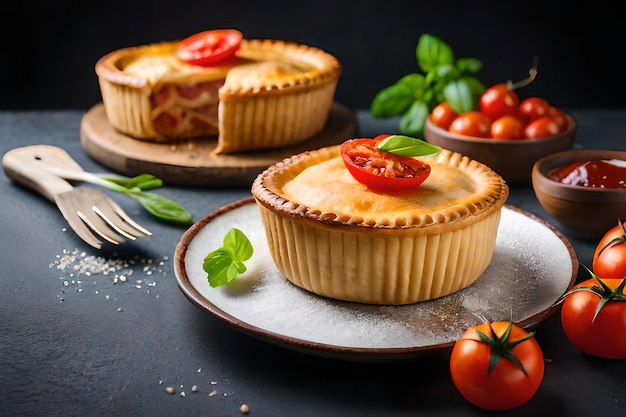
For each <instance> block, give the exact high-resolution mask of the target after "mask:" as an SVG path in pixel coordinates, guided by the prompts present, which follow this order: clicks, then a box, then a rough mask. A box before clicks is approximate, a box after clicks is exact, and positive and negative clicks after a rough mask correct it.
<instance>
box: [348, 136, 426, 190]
mask: <svg viewBox="0 0 626 417" xmlns="http://www.w3.org/2000/svg"><path fill="white" fill-rule="evenodd" d="M386 136H388V135H384V136H382V135H381V136H378V137H377V138H376V139H369V138H360V139H351V140H348V141H346V142H344V143H343V144H342V145H341V148H340V153H341V158H342V159H343V162H344V164H345V165H346V168H348V171H350V174H352V176H353V177H354V178H355V179H356V180H357V181H358V182H360V183H361V184H363V185H365V186H367V187H368V188H369V189H370V190H372V191H375V192H381V193H398V192H401V191H406V190H409V189H412V188H415V187H418V186H419V185H420V184H422V183H423V182H424V181H425V180H426V178H428V176H429V175H430V165H428V164H427V163H425V162H423V161H420V160H419V159H416V158H413V157H410V156H401V155H396V154H393V153H391V152H385V151H382V150H380V149H378V147H377V146H376V145H377V143H378V142H380V141H381V140H382V139H384V138H385V137H386Z"/></svg>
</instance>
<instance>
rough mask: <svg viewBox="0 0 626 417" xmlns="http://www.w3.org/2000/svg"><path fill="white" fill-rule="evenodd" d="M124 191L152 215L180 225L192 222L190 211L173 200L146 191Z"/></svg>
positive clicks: (188, 224) (187, 224)
mask: <svg viewBox="0 0 626 417" xmlns="http://www.w3.org/2000/svg"><path fill="white" fill-rule="evenodd" d="M124 193H125V194H127V195H129V196H130V197H132V198H134V199H135V200H137V201H138V202H139V204H141V206H142V207H143V208H144V209H146V210H147V211H148V213H150V214H152V215H153V216H154V217H157V218H159V219H161V220H164V221H166V222H168V223H173V224H178V225H182V226H190V225H191V224H193V216H192V215H191V213H189V212H188V211H187V210H186V209H185V208H184V207H182V206H181V205H180V204H178V203H176V202H175V201H172V200H170V199H168V198H166V197H163V196H160V195H158V194H155V193H151V192H146V191H137V190H126V191H125V192H124Z"/></svg>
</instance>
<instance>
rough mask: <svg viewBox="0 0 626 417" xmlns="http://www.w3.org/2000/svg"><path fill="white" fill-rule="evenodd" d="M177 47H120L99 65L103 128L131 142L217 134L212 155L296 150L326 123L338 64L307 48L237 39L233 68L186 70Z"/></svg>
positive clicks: (164, 44)
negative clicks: (110, 127)
mask: <svg viewBox="0 0 626 417" xmlns="http://www.w3.org/2000/svg"><path fill="white" fill-rule="evenodd" d="M179 46H180V41H173V42H162V43H157V44H151V45H144V46H136V47H129V48H123V49H119V50H116V51H113V52H111V53H109V54H107V55H105V56H103V57H102V58H100V59H99V60H98V62H97V63H96V68H95V70H96V74H97V75H98V81H99V84H100V91H101V94H102V101H103V103H104V107H105V111H106V114H107V118H108V120H109V122H110V123H111V124H112V125H113V126H114V127H115V128H116V129H117V130H119V131H121V132H122V133H124V134H127V135H129V136H131V137H133V138H136V139H140V140H146V141H155V142H171V141H175V140H179V139H188V138H195V137H206V136H215V135H217V136H218V138H217V139H218V143H217V147H216V149H215V151H214V153H215V154H220V153H235V152H242V151H249V150H257V149H270V148H277V147H281V146H286V145H291V144H295V143H298V142H301V141H304V140H306V139H309V138H310V137H312V136H314V135H316V134H317V133H319V132H320V131H321V130H322V129H323V128H324V126H325V125H326V122H327V120H328V116H329V113H330V109H331V107H332V104H333V96H334V93H335V89H336V85H337V81H338V79H339V76H340V73H341V65H340V63H339V61H338V60H337V59H336V58H335V57H334V56H332V55H330V54H328V53H327V52H325V51H323V50H321V49H318V48H315V47H310V46H307V45H302V44H297V43H293V42H285V41H280V40H269V39H263V40H262V39H252V40H250V39H243V40H242V42H241V46H240V49H239V50H238V51H237V52H236V56H237V57H238V58H239V60H238V61H237V62H232V61H231V62H230V63H229V64H224V65H222V66H215V67H202V66H195V65H189V64H187V63H185V62H183V61H181V60H179V59H178V58H177V57H176V56H175V51H176V50H177V49H178V47H179Z"/></svg>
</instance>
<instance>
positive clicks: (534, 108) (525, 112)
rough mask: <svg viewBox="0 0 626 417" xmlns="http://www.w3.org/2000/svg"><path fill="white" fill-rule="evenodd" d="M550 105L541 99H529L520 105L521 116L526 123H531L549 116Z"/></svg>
mask: <svg viewBox="0 0 626 417" xmlns="http://www.w3.org/2000/svg"><path fill="white" fill-rule="evenodd" d="M549 108H550V104H549V103H548V101H547V100H544V99H542V98H539V97H528V98H526V99H524V100H522V101H521V103H520V104H519V110H518V111H519V116H520V118H521V119H522V120H523V121H524V122H525V123H527V124H528V123H530V122H532V121H534V120H537V119H539V118H540V117H543V116H548V109H549Z"/></svg>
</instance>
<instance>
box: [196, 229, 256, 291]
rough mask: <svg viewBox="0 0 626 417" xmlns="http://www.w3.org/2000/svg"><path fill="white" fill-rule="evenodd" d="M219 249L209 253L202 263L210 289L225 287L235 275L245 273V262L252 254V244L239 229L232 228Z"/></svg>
mask: <svg viewBox="0 0 626 417" xmlns="http://www.w3.org/2000/svg"><path fill="white" fill-rule="evenodd" d="M223 245H224V246H222V247H221V248H218V249H215V250H214V251H212V252H210V253H209V254H208V255H207V256H206V257H205V258H204V261H203V263H202V269H203V270H204V272H206V273H207V279H208V281H209V285H211V287H214V288H215V287H219V286H222V285H226V284H228V283H229V282H231V281H232V280H234V279H235V278H236V277H237V275H239V274H242V273H244V272H246V270H247V267H246V265H245V264H244V262H245V261H247V260H248V259H250V258H251V257H252V254H253V248H252V244H251V243H250V241H249V240H248V237H247V236H246V235H245V234H244V233H243V232H242V231H241V230H239V229H237V228H234V227H233V228H232V229H230V230H229V231H228V233H226V236H224V240H223Z"/></svg>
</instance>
